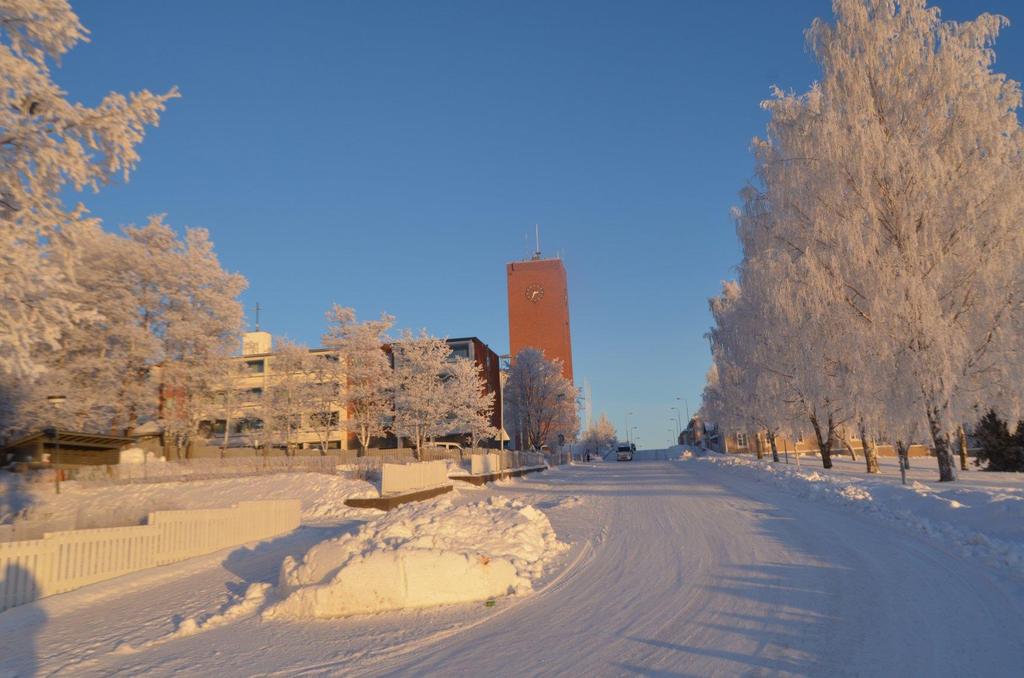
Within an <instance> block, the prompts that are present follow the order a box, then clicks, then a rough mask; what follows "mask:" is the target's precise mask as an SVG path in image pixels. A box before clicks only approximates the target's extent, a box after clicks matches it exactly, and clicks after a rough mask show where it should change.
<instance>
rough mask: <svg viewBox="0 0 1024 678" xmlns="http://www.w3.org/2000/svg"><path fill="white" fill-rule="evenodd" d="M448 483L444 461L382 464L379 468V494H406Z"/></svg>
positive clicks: (446, 466) (446, 467) (446, 465)
mask: <svg viewBox="0 0 1024 678" xmlns="http://www.w3.org/2000/svg"><path fill="white" fill-rule="evenodd" d="M448 484H450V483H449V482H448V464H447V462H444V461H421V462H417V463H415V464H384V465H383V468H382V470H381V481H380V494H381V496H385V495H389V494H406V493H408V492H417V491H419V490H429V489H432V488H435V487H441V486H443V485H448Z"/></svg>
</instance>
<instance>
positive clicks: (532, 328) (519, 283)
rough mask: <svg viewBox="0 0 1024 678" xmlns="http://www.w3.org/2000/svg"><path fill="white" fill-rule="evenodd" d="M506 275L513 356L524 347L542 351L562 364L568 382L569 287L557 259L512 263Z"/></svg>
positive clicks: (570, 374) (508, 265)
mask: <svg viewBox="0 0 1024 678" xmlns="http://www.w3.org/2000/svg"><path fill="white" fill-rule="evenodd" d="M506 271H507V273H508V339H509V348H510V349H511V351H512V355H513V356H515V355H516V354H517V353H518V352H519V351H520V350H522V349H524V348H536V349H540V350H542V351H544V356H545V357H547V358H549V359H550V358H558V359H559V360H561V361H562V374H563V375H564V376H565V377H566V378H567V379H568V380H569V381H570V382H571V381H572V339H571V338H570V336H569V286H568V284H567V280H566V275H565V266H563V265H562V260H561V259H541V258H539V256H538V257H535V258H533V259H530V260H528V261H515V262H512V263H510V264H507V265H506Z"/></svg>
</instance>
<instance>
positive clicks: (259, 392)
mask: <svg viewBox="0 0 1024 678" xmlns="http://www.w3.org/2000/svg"><path fill="white" fill-rule="evenodd" d="M241 396H242V398H243V399H244V400H255V399H257V398H260V397H262V396H263V387H261V386H253V387H252V388H243V389H242V392H241Z"/></svg>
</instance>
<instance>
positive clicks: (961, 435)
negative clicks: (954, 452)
mask: <svg viewBox="0 0 1024 678" xmlns="http://www.w3.org/2000/svg"><path fill="white" fill-rule="evenodd" d="M956 435H957V440H958V442H959V444H960V470H961V471H966V470H967V432H966V431H964V425H963V424H960V425H959V426H957V427H956Z"/></svg>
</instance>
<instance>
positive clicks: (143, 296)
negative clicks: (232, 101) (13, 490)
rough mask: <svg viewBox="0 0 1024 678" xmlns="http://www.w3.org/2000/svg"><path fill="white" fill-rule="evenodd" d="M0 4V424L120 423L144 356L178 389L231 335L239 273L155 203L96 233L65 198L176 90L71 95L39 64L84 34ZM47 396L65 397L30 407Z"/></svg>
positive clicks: (149, 395)
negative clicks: (146, 212) (136, 218)
mask: <svg viewBox="0 0 1024 678" xmlns="http://www.w3.org/2000/svg"><path fill="white" fill-rule="evenodd" d="M0 17H2V20H0V82H2V87H0V436H2V435H4V434H10V433H12V432H16V431H18V430H24V429H25V428H27V427H29V426H32V425H38V423H39V422H48V421H53V420H54V418H55V417H59V418H60V420H61V421H62V422H67V423H66V424H65V425H66V426H73V427H75V428H78V429H81V430H95V431H103V432H121V431H124V430H126V429H130V428H131V427H132V426H134V425H135V423H136V422H138V421H141V420H145V419H147V418H152V417H155V416H157V414H158V413H159V400H158V396H157V389H156V387H155V383H154V380H153V372H152V367H153V366H154V365H158V364H163V365H165V366H166V369H165V370H164V374H163V380H164V381H165V382H166V383H167V384H169V385H170V386H171V387H172V388H175V389H179V390H181V391H182V392H192V391H193V390H195V388H194V387H195V384H196V383H197V382H202V381H204V380H206V379H208V376H207V375H209V374H210V373H211V372H210V370H209V365H211V364H213V363H215V362H216V361H217V360H219V359H220V358H222V357H223V356H225V355H227V354H228V352H229V351H231V350H233V349H234V347H235V345H234V341H235V338H236V337H237V336H238V332H239V331H240V328H241V321H242V310H241V306H240V305H239V303H238V301H237V297H238V295H239V293H240V292H241V291H242V289H243V288H244V287H245V284H246V283H245V280H244V279H243V278H242V277H241V276H238V275H235V274H231V273H227V272H225V271H224V270H223V269H222V268H221V267H220V265H219V263H218V261H217V257H216V255H215V254H214V252H213V245H212V243H211V242H210V239H209V235H208V234H207V232H206V231H205V230H203V229H190V230H186V231H185V233H184V234H183V235H181V234H179V233H177V232H176V231H174V230H173V229H171V228H170V227H169V226H167V225H166V224H165V223H164V222H163V220H162V218H160V217H154V218H153V219H151V221H150V222H149V223H148V224H146V225H145V226H143V227H134V226H131V227H127V228H125V229H123V232H122V233H121V234H114V233H108V232H106V231H104V230H103V229H102V228H101V225H100V222H99V220H98V219H95V218H92V217H90V216H89V214H88V212H87V210H86V209H85V207H84V206H83V205H81V204H78V205H76V206H74V207H70V208H69V207H67V206H66V205H65V203H64V201H63V200H62V195H64V194H65V191H67V190H68V189H71V190H75V191H83V190H84V189H86V188H91V189H93V190H98V189H99V188H100V187H102V186H103V185H105V184H107V183H108V182H110V181H112V180H114V179H115V178H116V177H118V176H121V177H123V178H124V179H127V178H128V175H129V173H130V172H131V170H133V169H134V167H135V166H136V164H137V163H138V161H139V154H138V150H137V148H138V145H139V144H140V143H141V142H142V140H143V137H144V134H145V132H146V129H147V128H148V127H151V126H155V125H156V124H157V123H158V122H159V119H160V115H161V113H162V112H163V110H164V107H165V105H166V103H167V102H168V100H170V99H173V98H175V97H177V96H178V94H177V91H176V90H173V89H172V90H171V91H169V92H167V93H165V94H153V93H151V92H148V91H141V92H135V93H132V94H130V95H128V96H125V95H122V94H119V93H111V94H108V95H107V96H106V97H104V99H103V100H102V101H101V102H100V103H99V104H98V105H97V106H94V107H89V106H84V105H82V104H79V103H73V102H70V101H68V100H67V99H66V98H65V97H66V95H65V92H63V91H62V90H61V89H60V88H59V87H58V86H57V85H56V84H55V83H54V82H53V80H52V77H51V72H50V64H51V63H56V62H58V61H59V60H60V58H61V57H62V56H63V55H64V54H65V53H66V52H67V51H68V50H70V49H71V48H72V47H74V46H75V45H76V44H77V43H78V42H79V41H81V40H84V39H86V35H87V32H86V30H85V29H84V28H83V27H82V25H81V24H80V23H79V21H78V18H77V17H76V16H75V14H74V13H73V12H72V11H71V9H70V7H69V6H68V5H67V3H66V2H64V1H63V0H52V1H50V2H36V1H34V0H33V1H28V0H0ZM50 394H62V395H65V396H67V407H66V410H65V411H63V412H61V413H52V412H47V411H45V409H43V408H45V407H46V396H47V395H50Z"/></svg>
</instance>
